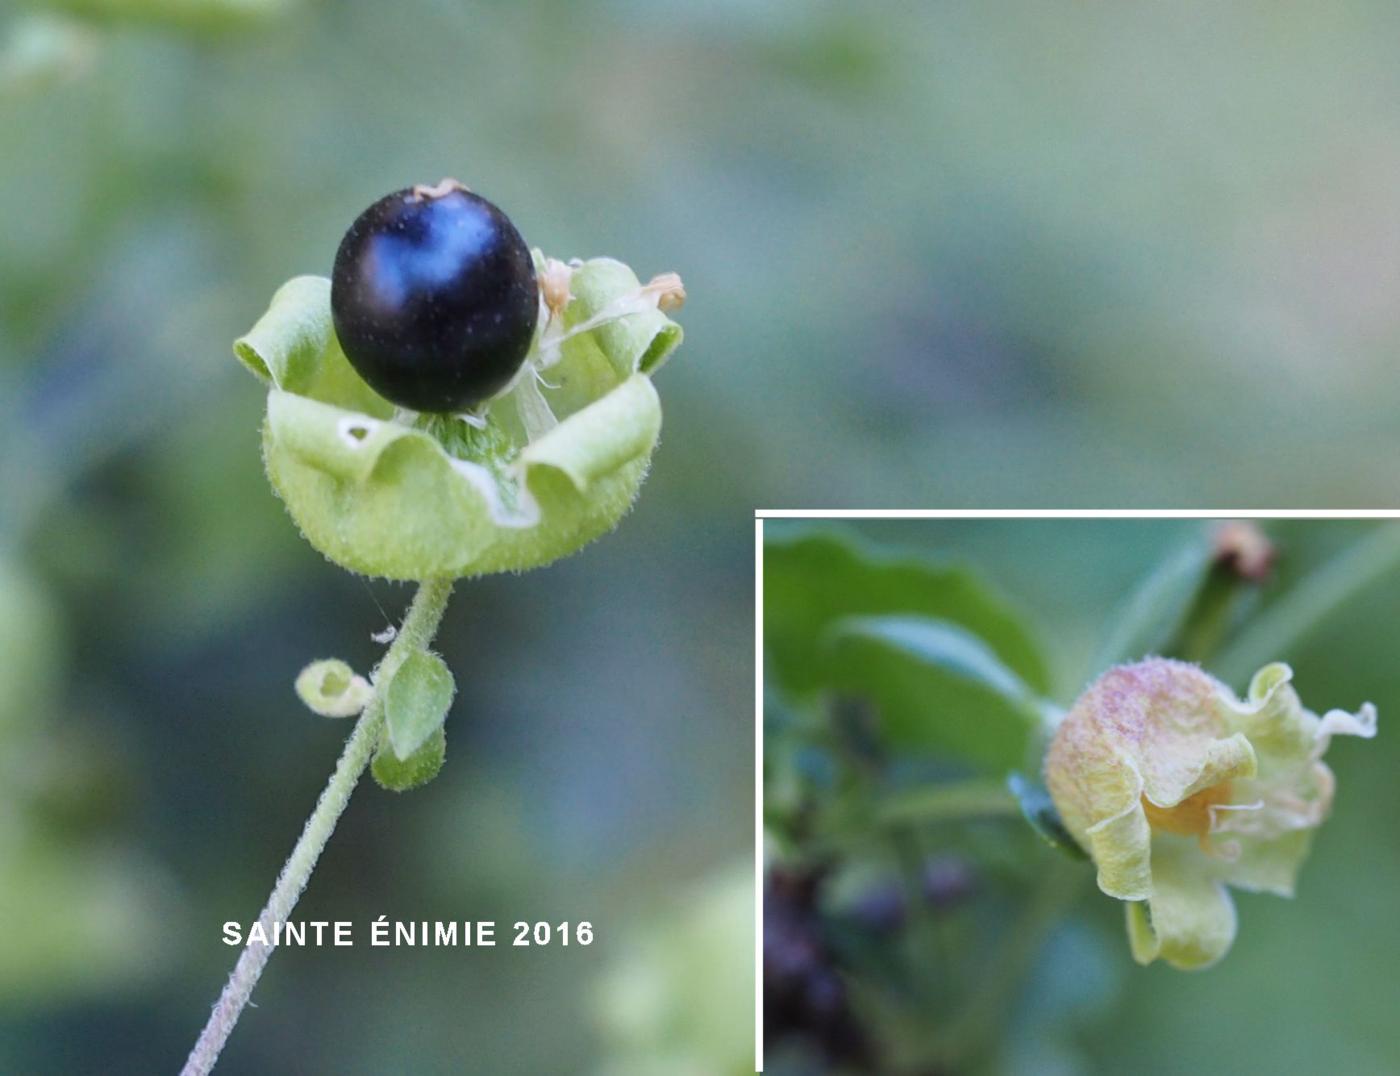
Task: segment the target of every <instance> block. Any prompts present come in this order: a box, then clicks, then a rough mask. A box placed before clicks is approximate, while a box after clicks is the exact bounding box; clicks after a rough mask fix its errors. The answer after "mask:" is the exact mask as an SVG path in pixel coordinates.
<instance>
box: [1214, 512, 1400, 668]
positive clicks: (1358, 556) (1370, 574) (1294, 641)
mask: <svg viewBox="0 0 1400 1076" xmlns="http://www.w3.org/2000/svg"><path fill="white" fill-rule="evenodd" d="M1398 568H1400V525H1397V524H1395V523H1382V524H1381V525H1380V526H1379V527H1377V528H1376V529H1375V530H1374V531H1372V532H1371V533H1370V534H1368V535H1366V537H1364V538H1362V539H1361V540H1360V541H1358V542H1356V543H1355V544H1354V545H1352V546H1350V547H1349V548H1347V549H1345V550H1344V551H1343V552H1341V553H1339V554H1338V555H1337V556H1336V557H1334V558H1333V559H1332V560H1331V561H1329V562H1328V563H1327V564H1325V565H1323V566H1322V567H1321V568H1319V569H1318V570H1317V571H1315V572H1313V573H1312V574H1311V575H1309V576H1308V577H1307V578H1306V579H1303V580H1302V581H1301V582H1299V583H1298V585H1297V586H1296V587H1294V588H1293V590H1292V591H1291V592H1289V593H1288V594H1287V595H1286V596H1284V597H1282V598H1280V599H1279V600H1278V601H1277V602H1276V603H1275V604H1274V605H1273V606H1271V607H1270V608H1269V609H1267V610H1265V611H1264V612H1263V613H1261V614H1260V615H1259V616H1258V617H1257V618H1256V619H1255V621H1254V623H1253V624H1251V625H1250V627H1249V630H1248V631H1246V632H1245V633H1244V634H1242V635H1241V636H1240V638H1239V639H1238V640H1237V641H1236V642H1235V643H1234V644H1233V645H1232V646H1230V647H1229V648H1228V649H1227V650H1226V651H1225V652H1224V653H1223V654H1221V656H1220V658H1219V660H1218V661H1217V662H1216V666H1215V670H1214V671H1215V673H1216V675H1218V676H1219V677H1220V678H1221V679H1222V680H1224V681H1225V682H1226V683H1228V684H1234V685H1236V686H1238V685H1241V684H1243V683H1245V682H1246V681H1247V680H1248V679H1249V677H1250V676H1252V675H1253V674H1254V672H1255V670H1257V669H1259V668H1260V667H1261V666H1263V665H1266V664H1268V663H1269V662H1271V661H1278V660H1282V659H1284V658H1286V657H1287V656H1288V654H1289V651H1290V650H1292V649H1293V648H1294V647H1296V646H1297V645H1298V644H1299V643H1300V642H1301V641H1302V640H1304V639H1305V638H1307V636H1308V635H1310V634H1311V633H1312V632H1313V631H1314V630H1315V629H1316V628H1317V627H1318V625H1319V624H1321V623H1322V622H1323V621H1325V620H1326V619H1327V618H1328V617H1329V616H1331V615H1332V614H1333V613H1334V612H1336V611H1337V610H1338V609H1339V608H1341V607H1342V606H1343V605H1345V604H1346V603H1347V602H1348V601H1350V600H1351V599H1352V598H1353V597H1355V596H1356V595H1357V594H1360V593H1361V592H1362V591H1364V590H1365V589H1366V588H1367V587H1370V586H1373V585H1374V584H1375V583H1377V582H1378V581H1379V580H1381V579H1382V578H1384V577H1385V576H1386V575H1388V574H1389V573H1390V572H1393V571H1395V570H1396V569H1398Z"/></svg>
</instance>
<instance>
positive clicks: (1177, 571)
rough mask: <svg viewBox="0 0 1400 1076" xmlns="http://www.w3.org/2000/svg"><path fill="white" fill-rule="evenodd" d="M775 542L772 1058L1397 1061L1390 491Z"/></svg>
mask: <svg viewBox="0 0 1400 1076" xmlns="http://www.w3.org/2000/svg"><path fill="white" fill-rule="evenodd" d="M759 546H760V554H761V558H762V559H761V601H762V607H761V642H762V657H761V663H760V678H761V679H760V689H761V696H760V697H761V704H762V710H763V713H762V720H763V749H762V760H761V796H762V852H761V856H760V859H761V866H762V870H763V874H764V878H763V882H762V884H763V904H764V908H763V915H762V930H761V949H762V960H763V989H762V1027H763V1062H764V1070H765V1071H766V1072H768V1073H770V1074H773V1073H779V1074H797V1073H869V1072H876V1073H889V1074H895V1076H904V1074H908V1076H931V1074H954V1073H1012V1074H1027V1076H1029V1074H1035V1076H1045V1074H1051V1073H1054V1074H1061V1073H1063V1074H1097V1073H1122V1072H1132V1073H1138V1074H1151V1073H1163V1074H1165V1073H1182V1072H1230V1073H1262V1072H1297V1073H1302V1072H1319V1071H1324V1070H1332V1069H1340V1070H1341V1071H1347V1072H1366V1073H1381V1072H1393V1071H1397V1070H1400V1025H1397V1024H1396V1022H1395V1020H1394V1019H1393V1013H1394V1004H1395V1000H1396V991H1395V976H1394V954H1395V953H1396V952H1397V951H1400V926H1397V925H1396V922H1395V918H1394V916H1393V914H1391V911H1390V909H1391V908H1392V906H1393V894H1394V893H1395V892H1396V891H1397V889H1400V840H1398V839H1397V838H1398V837H1400V823H1397V821H1396V819H1397V817H1400V786H1397V783H1396V781H1395V779H1394V775H1395V773H1396V770H1397V766H1400V749H1397V747H1396V742H1397V741H1396V740H1395V739H1394V737H1390V736H1379V737H1378V736H1377V729H1378V726H1379V727H1381V728H1384V727H1385V726H1386V724H1387V723H1388V721H1389V719H1390V718H1391V716H1392V715H1394V714H1397V713H1400V664H1397V662H1396V661H1395V659H1394V651H1393V646H1394V643H1393V638H1394V628H1393V624H1394V622H1395V617H1396V612H1397V610H1398V609H1400V521H1396V520H1393V519H1322V518H1316V519H1312V518H1309V519H1303V518H1290V519H1271V518H1253V519H1208V518H1189V517H1178V516H1167V515H1160V514H1159V515H1157V516H1154V517H1152V518H1104V517H1101V516H1096V515H1094V514H1088V513H1085V514H1080V515H1079V516H1077V517H1073V518H1069V517H1066V518H1057V517H1054V518H1052V517H1047V516H1044V515H1038V516H1035V517H1012V518H1006V517H992V516H989V515H985V514H984V515H981V516H976V517H971V518H969V517H962V518H949V517H944V516H939V517H933V518H886V519H841V520H837V521H833V520H822V519H797V518H784V519H766V520H762V521H761V524H760V535H759ZM1378 715H1379V720H1378Z"/></svg>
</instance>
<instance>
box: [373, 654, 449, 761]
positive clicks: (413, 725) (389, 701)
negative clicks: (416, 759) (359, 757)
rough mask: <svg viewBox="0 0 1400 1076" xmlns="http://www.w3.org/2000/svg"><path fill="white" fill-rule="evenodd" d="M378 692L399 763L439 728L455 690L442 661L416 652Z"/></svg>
mask: <svg viewBox="0 0 1400 1076" xmlns="http://www.w3.org/2000/svg"><path fill="white" fill-rule="evenodd" d="M382 690H383V691H384V721H385V725H386V727H387V729H388V732H389V744H390V746H392V747H393V749H394V754H395V756H397V757H398V758H399V759H400V760H403V759H407V758H408V757H409V756H410V755H412V754H413V753H414V752H415V751H417V750H418V749H419V748H420V747H422V746H423V744H424V743H425V742H427V740H428V737H430V736H431V735H432V734H433V733H434V732H436V731H437V730H438V729H440V728H442V723H443V722H444V721H445V720H447V711H448V709H449V708H450V707H451V706H452V696H453V694H454V693H455V692H456V690H457V688H456V685H455V684H454V683H453V680H452V673H451V671H449V669H448V668H447V666H446V665H445V664H443V661H442V658H440V657H438V656H437V655H436V654H430V653H428V652H427V651H425V650H419V651H416V652H414V653H412V654H409V656H408V657H407V658H405V659H404V663H403V664H402V665H400V666H399V667H398V669H396V670H395V671H394V674H393V676H391V677H390V678H389V682H388V684H386V685H383V687H382Z"/></svg>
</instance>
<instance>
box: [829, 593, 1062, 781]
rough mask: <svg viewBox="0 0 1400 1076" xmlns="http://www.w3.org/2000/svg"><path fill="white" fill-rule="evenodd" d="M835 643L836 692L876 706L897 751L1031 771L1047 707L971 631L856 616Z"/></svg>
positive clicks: (918, 620)
mask: <svg viewBox="0 0 1400 1076" xmlns="http://www.w3.org/2000/svg"><path fill="white" fill-rule="evenodd" d="M827 639H828V649H827V659H826V665H827V676H828V680H829V683H830V684H831V686H832V687H834V688H835V689H837V690H838V691H842V692H846V693H848V694H857V695H861V696H863V697H865V698H868V699H869V700H870V701H871V702H873V703H874V704H875V708H876V710H877V712H878V713H879V716H880V724H881V729H882V731H883V733H884V735H885V738H886V739H887V741H888V742H889V743H891V744H893V745H895V746H899V747H904V748H912V749H915V750H921V751H928V752H931V753H938V754H944V753H946V754H951V755H954V756H957V757H958V758H961V759H963V760H965V761H968V762H971V763H973V764H974V765H977V766H979V767H981V768H985V769H990V770H993V771H995V772H1003V771H1005V770H1008V769H1011V768H1012V767H1015V766H1020V765H1023V764H1024V763H1025V756H1026V752H1027V750H1028V748H1029V745H1030V743H1031V739H1032V737H1033V736H1034V734H1035V733H1036V731H1037V730H1038V728H1039V724H1040V708H1041V704H1040V702H1039V700H1038V698H1037V697H1036V695H1035V693H1034V692H1032V691H1031V690H1030V689H1029V688H1027V687H1026V685H1025V683H1024V682H1022V680H1021V679H1020V678H1019V677H1018V676H1017V675H1016V674H1015V673H1013V672H1012V671H1011V670H1010V669H1008V668H1007V667H1006V666H1005V665H1004V664H1003V663H1002V662H1001V660H1000V659H999V658H998V657H997V655H996V654H995V653H994V652H993V651H992V649H991V647H989V646H988V645H987V644H986V643H985V642H983V641H982V640H981V639H979V638H978V637H977V636H975V635H973V634H972V633H971V632H969V631H966V630H965V629H963V628H961V627H959V626H958V625H956V624H952V623H949V622H947V621H941V620H933V619H930V618H927V617H912V616H881V617H849V618H846V619H844V620H839V621H836V622H835V624H833V625H832V627H831V629H830V632H829V634H828V636H827Z"/></svg>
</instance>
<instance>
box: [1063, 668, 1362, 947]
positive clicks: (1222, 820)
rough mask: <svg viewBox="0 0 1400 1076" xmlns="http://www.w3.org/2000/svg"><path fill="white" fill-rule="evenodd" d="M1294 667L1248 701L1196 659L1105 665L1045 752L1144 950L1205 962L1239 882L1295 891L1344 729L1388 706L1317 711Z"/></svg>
mask: <svg viewBox="0 0 1400 1076" xmlns="http://www.w3.org/2000/svg"><path fill="white" fill-rule="evenodd" d="M1292 678H1293V672H1292V670H1291V669H1290V668H1289V667H1288V666H1287V665H1283V664H1273V665H1268V666H1265V667H1264V668H1263V669H1261V670H1259V672H1258V673H1257V674H1256V675H1255V676H1254V678H1253V680H1252V681H1251V683H1250V686H1249V691H1248V692H1247V693H1246V696H1245V698H1244V699H1237V698H1235V696H1234V695H1233V693H1231V692H1230V691H1229V689H1228V688H1226V687H1225V686H1224V685H1223V684H1221V683H1220V682H1219V681H1217V680H1215V679H1214V678H1213V677H1211V676H1210V675H1209V674H1207V673H1206V672H1204V671H1203V670H1202V669H1200V668H1198V667H1197V666H1195V665H1189V664H1186V663H1184V662H1180V661H1170V660H1167V659H1163V658H1148V659H1146V660H1144V661H1140V662H1137V663H1136V664H1133V665H1124V666H1119V667H1117V668H1114V669H1110V670H1109V671H1108V672H1106V673H1104V674H1103V676H1101V677H1100V678H1099V679H1098V680H1097V681H1095V682H1094V683H1093V684H1092V685H1090V687H1089V688H1088V689H1087V690H1086V691H1085V692H1084V694H1083V695H1082V696H1080V698H1079V700H1078V701H1077V702H1076V703H1075V704H1074V706H1073V707H1072V708H1071V709H1070V711H1069V713H1068V714H1067V715H1066V716H1065V719H1064V721H1063V722H1062V723H1061V724H1060V726H1059V728H1058V729H1057V731H1056V734H1055V738H1054V741H1053V742H1052V743H1051V746H1050V750H1049V752H1048V753H1047V755H1046V764H1045V781H1046V785H1047V787H1048V788H1049V791H1050V794H1051V797H1052V798H1053V799H1054V801H1055V805H1056V808H1057V809H1058V810H1059V812H1060V815H1061V818H1062V819H1063V821H1064V823H1065V826H1066V827H1067V828H1068V829H1069V831H1070V833H1071V834H1072V835H1073V836H1074V837H1075V839H1076V840H1078V841H1079V843H1080V844H1081V845H1082V846H1083V847H1084V849H1085V850H1086V851H1087V852H1088V853H1089V855H1090V856H1091V858H1092V859H1093V860H1094V863H1095V865H1096V867H1097V868H1098V883H1099V888H1100V889H1102V890H1103V891H1104V892H1105V893H1107V894H1108V895H1109V896H1112V897H1117V898H1118V899H1120V900H1125V901H1129V902H1132V903H1130V904H1129V906H1128V910H1127V916H1128V935H1129V940H1130V942H1131V945H1132V949H1133V954H1134V956H1135V957H1136V958H1137V959H1138V960H1140V961H1142V962H1147V961H1149V960H1152V959H1155V958H1156V957H1157V956H1161V957H1163V958H1164V959H1165V960H1167V961H1168V962H1169V963H1171V964H1173V965H1174V966H1176V967H1182V968H1188V967H1191V968H1194V967H1205V966H1207V965H1209V964H1210V963H1213V962H1214V961H1215V960H1217V959H1219V958H1220V956H1222V955H1223V954H1224V952H1225V951H1226V950H1227V949H1228V948H1229V945H1230V942H1231V941H1232V940H1233V938H1234V933H1235V913H1234V907H1233V905H1232V903H1231V901H1230V897H1229V894H1228V893H1227V892H1226V890H1225V888H1224V887H1225V886H1226V885H1232V886H1238V887H1240V888H1242V889H1248V890H1257V891H1263V892H1269V893H1276V894H1279V895H1281V896H1291V895H1292V893H1293V887H1294V882H1295V879H1296V877H1297V873H1298V869H1299V867H1300V866H1301V865H1302V862H1303V860H1304V858H1306V856H1307V853H1308V849H1309V846H1310V844H1311V838H1312V833H1313V831H1314V830H1315V829H1316V828H1317V827H1318V826H1319V825H1321V823H1322V822H1323V820H1324V819H1325V818H1326V817H1327V814H1328V811H1329V810H1330V809H1331V806H1332V797H1333V791H1334V787H1335V781H1334V779H1333V776H1332V772H1331V770H1329V769H1328V768H1327V766H1326V764H1325V763H1323V762H1322V761H1321V756H1322V754H1323V753H1324V752H1325V751H1326V749H1327V746H1328V744H1329V743H1330V740H1331V738H1332V737H1333V736H1335V735H1352V736H1362V737H1370V736H1374V735H1375V731H1376V713H1375V709H1374V707H1372V706H1371V705H1370V704H1369V703H1367V704H1365V705H1363V706H1362V707H1361V709H1360V710H1359V711H1357V712H1356V713H1355V714H1351V713H1347V712H1345V711H1342V710H1332V711H1329V712H1328V713H1327V714H1325V715H1324V716H1323V717H1320V718H1319V717H1318V716H1317V715H1316V714H1314V713H1312V712H1311V711H1309V710H1307V709H1305V708H1304V707H1303V705H1302V703H1301V701H1300V700H1299V698H1298V694H1297V692H1296V691H1294V689H1293V686H1292Z"/></svg>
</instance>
